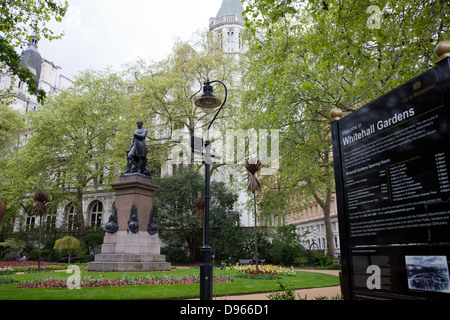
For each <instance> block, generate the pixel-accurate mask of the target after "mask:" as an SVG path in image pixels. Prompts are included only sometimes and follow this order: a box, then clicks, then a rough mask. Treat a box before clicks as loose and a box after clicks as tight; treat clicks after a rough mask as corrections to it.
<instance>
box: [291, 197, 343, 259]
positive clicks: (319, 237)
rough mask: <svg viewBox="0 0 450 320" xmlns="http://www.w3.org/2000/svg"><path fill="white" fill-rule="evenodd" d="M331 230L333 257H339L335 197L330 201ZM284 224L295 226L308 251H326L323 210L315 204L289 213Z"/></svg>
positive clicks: (312, 203)
mask: <svg viewBox="0 0 450 320" xmlns="http://www.w3.org/2000/svg"><path fill="white" fill-rule="evenodd" d="M330 220H331V230H332V232H333V236H332V237H333V243H332V247H333V248H334V255H335V256H336V257H340V255H341V252H340V249H341V246H340V240H339V223H338V216H337V203H336V196H335V195H333V197H332V199H331V208H330ZM285 223H286V224H292V225H295V226H296V230H297V233H298V234H300V235H302V242H303V247H304V248H305V249H310V250H320V251H326V249H327V240H326V232H325V221H324V214H323V209H322V208H321V207H320V206H319V204H318V203H317V202H311V203H310V204H309V205H308V206H306V207H305V208H304V209H303V210H299V211H291V212H290V213H289V214H288V215H287V217H286V221H285Z"/></svg>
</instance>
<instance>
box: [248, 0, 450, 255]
mask: <svg viewBox="0 0 450 320" xmlns="http://www.w3.org/2000/svg"><path fill="white" fill-rule="evenodd" d="M377 8H379V9H380V11H379V12H378V14H376V15H375V17H374V16H373V15H374V13H372V12H370V10H369V11H368V9H369V8H368V5H367V4H366V3H365V2H361V1H356V0H355V1H332V0H331V1H318V0H311V1H308V2H307V3H306V2H298V1H292V0H275V1H273V0H262V1H249V2H248V6H247V7H246V25H247V28H248V30H249V32H248V37H249V40H248V43H249V50H248V52H247V54H246V57H245V59H243V62H244V66H245V70H246V72H245V75H244V81H243V82H244V83H245V84H246V87H247V88H246V89H247V90H246V95H245V97H244V102H243V108H245V109H246V110H250V111H251V112H248V113H247V116H246V118H245V121H246V122H247V123H249V124H250V125H252V126H254V127H255V126H257V127H261V128H264V127H266V128H274V129H279V130H280V138H281V150H280V158H281V159H282V160H281V162H280V166H281V168H280V169H281V170H280V177H279V180H280V181H281V182H282V183H281V184H276V185H273V181H271V180H267V181H264V182H263V183H262V184H263V185H264V188H263V189H265V190H272V191H278V192H279V193H284V194H285V195H284V196H280V197H278V201H279V202H278V203H280V202H284V203H285V204H286V203H287V205H288V207H289V206H290V207H291V208H296V209H298V208H299V207H301V204H302V202H303V205H305V204H307V203H308V202H309V201H311V200H314V201H316V202H317V203H318V204H319V205H320V206H321V207H322V209H323V211H324V216H325V219H324V220H325V227H326V232H327V244H328V247H327V254H328V255H330V256H332V255H333V246H332V233H331V224H330V219H329V215H330V202H331V195H332V193H333V192H334V176H333V159H332V157H331V152H330V151H331V150H330V148H331V137H330V134H329V132H330V128H329V113H330V111H331V110H332V109H333V108H336V107H338V108H340V109H342V110H343V111H344V113H348V112H352V111H354V110H356V109H357V108H359V107H360V106H362V105H364V104H366V103H368V102H370V101H371V100H373V99H375V98H377V97H378V96H380V95H381V94H384V93H386V92H388V91H389V90H391V89H393V88H394V87H396V86H398V85H399V84H401V83H402V82H404V81H406V80H409V79H410V78H412V77H413V76H415V75H417V74H419V73H420V72H422V71H424V70H426V69H428V68H429V67H430V66H432V63H433V60H435V58H434V56H433V51H434V47H435V45H436V43H437V42H438V41H440V40H442V39H444V38H446V37H448V36H449V35H450V34H449V16H448V13H449V10H450V9H449V7H448V6H446V5H445V1H431V2H427V3H423V2H422V1H419V0H417V1H401V0H400V1H387V0H386V1H381V2H380V3H379V4H378V7H377ZM373 18H377V19H378V18H380V28H376V27H372V26H373V23H374V21H373V20H372V19H373ZM375 22H376V21H375ZM375 24H376V23H375ZM280 185H281V188H280ZM298 195H301V196H300V199H301V200H299V201H296V202H297V203H292V201H291V200H289V199H293V198H294V197H295V198H299V197H298ZM272 198H274V199H277V198H276V197H272ZM289 201H291V202H289ZM273 205H275V206H276V204H275V203H274V204H273ZM263 211H264V210H263ZM266 211H267V210H266ZM277 213H279V214H281V215H282V214H283V212H279V211H278V212H277Z"/></svg>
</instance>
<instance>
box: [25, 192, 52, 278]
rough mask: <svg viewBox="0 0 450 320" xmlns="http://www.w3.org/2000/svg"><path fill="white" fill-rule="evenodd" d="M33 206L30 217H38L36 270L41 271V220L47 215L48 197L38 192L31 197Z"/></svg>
mask: <svg viewBox="0 0 450 320" xmlns="http://www.w3.org/2000/svg"><path fill="white" fill-rule="evenodd" d="M33 200H34V204H33V206H32V207H31V210H30V211H29V215H30V216H39V245H38V270H41V234H42V219H43V217H44V216H45V215H46V214H47V212H48V209H47V204H48V203H49V202H50V196H49V195H48V194H47V193H45V192H43V191H38V192H36V193H35V194H34V196H33Z"/></svg>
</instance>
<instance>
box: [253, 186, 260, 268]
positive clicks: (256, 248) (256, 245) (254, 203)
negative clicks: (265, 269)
mask: <svg viewBox="0 0 450 320" xmlns="http://www.w3.org/2000/svg"><path fill="white" fill-rule="evenodd" d="M253 207H254V211H255V257H256V261H255V263H256V274H258V271H259V265H258V260H259V259H258V225H257V219H256V194H255V193H254V192H253Z"/></svg>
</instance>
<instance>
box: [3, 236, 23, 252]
mask: <svg viewBox="0 0 450 320" xmlns="http://www.w3.org/2000/svg"><path fill="white" fill-rule="evenodd" d="M25 246H26V242H25V241H23V240H20V239H18V238H16V237H9V238H8V239H6V240H5V241H3V242H0V247H3V248H4V250H2V255H4V254H5V253H6V252H9V251H12V252H14V255H16V254H17V253H19V252H20V251H22V250H23V249H24V248H25Z"/></svg>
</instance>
